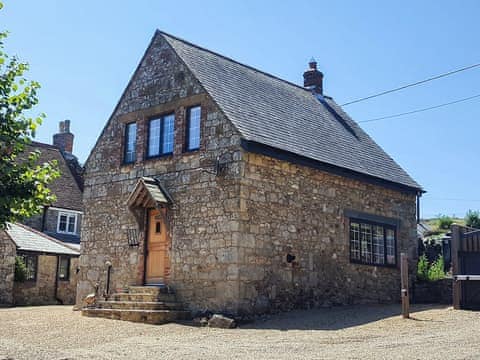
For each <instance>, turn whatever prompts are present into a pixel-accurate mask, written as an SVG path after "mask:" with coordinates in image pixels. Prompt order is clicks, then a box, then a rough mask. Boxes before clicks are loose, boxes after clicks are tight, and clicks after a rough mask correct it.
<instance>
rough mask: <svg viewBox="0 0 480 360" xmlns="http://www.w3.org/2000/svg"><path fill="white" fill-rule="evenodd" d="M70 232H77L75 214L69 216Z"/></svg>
mask: <svg viewBox="0 0 480 360" xmlns="http://www.w3.org/2000/svg"><path fill="white" fill-rule="evenodd" d="M68 232H69V233H75V216H69V217H68Z"/></svg>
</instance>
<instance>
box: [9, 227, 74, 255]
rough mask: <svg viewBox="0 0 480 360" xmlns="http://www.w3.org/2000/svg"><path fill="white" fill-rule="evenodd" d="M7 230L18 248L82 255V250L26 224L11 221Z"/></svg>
mask: <svg viewBox="0 0 480 360" xmlns="http://www.w3.org/2000/svg"><path fill="white" fill-rule="evenodd" d="M5 231H6V233H7V234H8V236H9V237H10V239H12V241H13V242H14V243H15V245H16V246H17V250H23V251H34V252H40V253H50V254H61V255H80V252H79V251H77V250H75V249H74V248H73V247H69V246H66V245H63V244H62V243H61V242H60V241H58V240H56V239H54V238H52V237H50V236H48V235H46V234H44V233H41V232H39V231H37V230H34V229H32V228H30V227H28V226H26V225H21V224H11V223H9V224H7V228H6V230H5Z"/></svg>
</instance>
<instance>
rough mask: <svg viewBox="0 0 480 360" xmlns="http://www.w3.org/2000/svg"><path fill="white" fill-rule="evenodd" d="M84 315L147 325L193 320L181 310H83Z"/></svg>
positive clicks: (187, 312)
mask: <svg viewBox="0 0 480 360" xmlns="http://www.w3.org/2000/svg"><path fill="white" fill-rule="evenodd" d="M82 315H83V316H89V317H101V318H105V319H113V320H124V321H133V322H141V323H146V324H165V323H168V322H173V321H176V320H187V319H190V318H191V314H190V311H179V310H124V309H96V308H94V309H91V308H85V309H83V310H82Z"/></svg>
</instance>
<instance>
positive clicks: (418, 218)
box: [417, 192, 422, 224]
mask: <svg viewBox="0 0 480 360" xmlns="http://www.w3.org/2000/svg"><path fill="white" fill-rule="evenodd" d="M421 196H422V193H421V192H418V193H417V224H420V197H421Z"/></svg>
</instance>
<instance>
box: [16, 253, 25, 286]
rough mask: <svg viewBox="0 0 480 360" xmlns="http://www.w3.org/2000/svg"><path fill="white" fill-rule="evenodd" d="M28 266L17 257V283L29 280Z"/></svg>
mask: <svg viewBox="0 0 480 360" xmlns="http://www.w3.org/2000/svg"><path fill="white" fill-rule="evenodd" d="M27 271H28V270H27V265H25V261H23V258H22V257H21V256H15V281H17V282H24V281H25V280H27Z"/></svg>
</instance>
